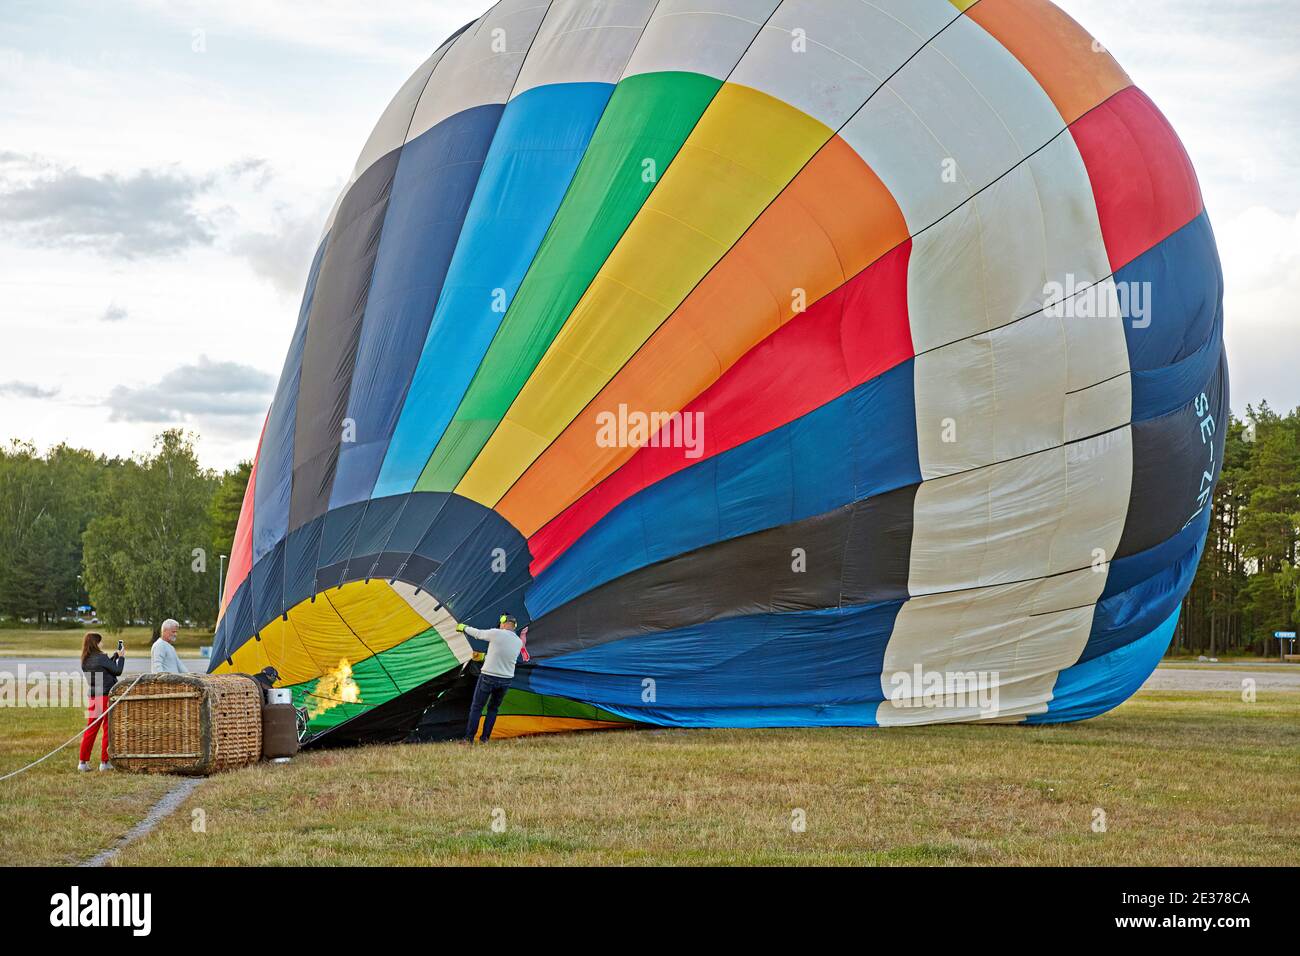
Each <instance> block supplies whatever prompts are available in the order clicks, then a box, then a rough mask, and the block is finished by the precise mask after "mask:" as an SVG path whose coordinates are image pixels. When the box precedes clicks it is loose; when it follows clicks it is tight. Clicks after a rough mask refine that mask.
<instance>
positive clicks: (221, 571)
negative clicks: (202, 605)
mask: <svg viewBox="0 0 1300 956" xmlns="http://www.w3.org/2000/svg"><path fill="white" fill-rule="evenodd" d="M226 557H227V556H226V555H224V554H223V555H221V557H220V559H219V560H218V562H217V617H221V590H222V588H221V584H222V580H223V578H225V575H226Z"/></svg>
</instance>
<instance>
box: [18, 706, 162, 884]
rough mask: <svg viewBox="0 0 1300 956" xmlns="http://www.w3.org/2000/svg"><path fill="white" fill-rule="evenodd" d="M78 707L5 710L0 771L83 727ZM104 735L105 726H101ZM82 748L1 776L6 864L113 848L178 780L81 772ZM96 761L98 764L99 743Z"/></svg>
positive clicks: (53, 860)
mask: <svg viewBox="0 0 1300 956" xmlns="http://www.w3.org/2000/svg"><path fill="white" fill-rule="evenodd" d="M85 724H86V721H85V718H84V717H82V716H81V712H80V710H75V709H71V708H66V707H64V708H25V709H9V708H6V709H2V710H0V776H3V775H4V774H7V773H9V772H10V771H12V770H17V769H18V768H19V767H21V766H23V765H24V764H27V763H30V762H31V761H33V760H35V759H36V758H37V757H40V756H41V755H42V754H44V753H47V752H48V751H50V750H52V749H54V747H56V746H57V745H58V744H60V743H62V742H63V741H65V740H67V739H68V738H69V737H71V736H72V735H73V733H75V732H76V731H77V729H78V728H81V727H85ZM101 733H102V731H101ZM76 748H77V745H76V744H73V745H71V746H70V747H68V748H67V749H66V750H63V751H61V752H59V753H58V754H55V755H54V756H53V757H51V758H50V759H49V760H47V761H45V763H43V764H41V765H40V766H38V767H35V768H33V769H32V770H29V771H27V772H26V773H24V774H21V775H20V776H17V777H13V778H11V779H9V780H4V781H0V865H4V866H19V865H34V866H41V865H49V864H66V863H77V862H80V861H82V860H85V859H87V858H89V857H91V856H94V855H95V853H97V852H98V851H99V850H103V849H106V848H107V847H109V846H111V845H113V843H115V842H116V840H117V839H118V837H120V836H121V835H122V834H123V833H125V832H126V831H127V830H128V829H130V828H131V827H132V826H133V825H134V824H135V823H137V822H138V821H139V820H140V819H141V818H142V817H143V816H144V815H145V813H147V812H148V810H149V808H150V807H151V806H152V805H153V804H154V803H155V802H156V801H157V800H158V799H159V798H160V797H161V796H162V795H163V794H164V793H166V792H167V790H168V789H169V788H170V787H172V786H173V785H174V784H175V781H174V780H171V779H164V778H159V777H133V776H127V775H126V774H115V773H99V772H98V771H93V772H91V773H77V770H76V767H77V749H76ZM91 759H92V763H93V764H94V766H96V767H97V766H99V741H98V740H97V741H96V742H95V751H94V754H93V755H92V758H91Z"/></svg>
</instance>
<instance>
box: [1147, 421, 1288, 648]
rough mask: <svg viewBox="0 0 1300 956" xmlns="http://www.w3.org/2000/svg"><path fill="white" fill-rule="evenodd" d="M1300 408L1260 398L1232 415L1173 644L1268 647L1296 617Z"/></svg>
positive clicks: (1200, 646) (1195, 646)
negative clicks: (1276, 407) (1284, 410)
mask: <svg viewBox="0 0 1300 956" xmlns="http://www.w3.org/2000/svg"><path fill="white" fill-rule="evenodd" d="M1297 550H1300V409H1293V410H1292V411H1291V412H1290V413H1289V414H1287V415H1280V414H1278V413H1277V412H1275V411H1273V409H1271V408H1269V406H1268V403H1267V402H1264V403H1262V404H1261V405H1260V406H1259V407H1258V408H1255V407H1253V406H1247V408H1246V420H1245V421H1241V420H1239V419H1237V418H1235V417H1234V418H1232V419H1231V420H1230V423H1229V427H1228V434H1227V437H1226V440H1225V442H1224V453H1223V470H1222V473H1221V474H1220V477H1219V484H1218V485H1217V486H1216V488H1215V490H1214V511H1213V513H1212V515H1211V518H1210V531H1209V535H1208V537H1207V539H1206V542H1205V552H1204V554H1203V555H1202V556H1201V563H1200V565H1199V566H1198V567H1197V569H1196V578H1195V580H1194V581H1193V584H1192V587H1191V590H1190V591H1189V592H1188V594H1187V597H1186V598H1184V600H1183V613H1182V615H1181V618H1180V620H1179V624H1178V629H1177V631H1176V632H1175V634H1174V640H1173V648H1172V650H1174V651H1182V652H1188V653H1193V654H1205V655H1207V656H1214V655H1217V654H1224V653H1234V652H1236V653H1254V654H1266V655H1274V654H1277V653H1278V650H1279V648H1278V642H1277V640H1276V639H1275V638H1274V637H1273V632H1274V631H1278V630H1281V631H1294V630H1295V629H1296V623H1297V621H1300V592H1298V591H1297V585H1300V571H1297V568H1296V564H1297Z"/></svg>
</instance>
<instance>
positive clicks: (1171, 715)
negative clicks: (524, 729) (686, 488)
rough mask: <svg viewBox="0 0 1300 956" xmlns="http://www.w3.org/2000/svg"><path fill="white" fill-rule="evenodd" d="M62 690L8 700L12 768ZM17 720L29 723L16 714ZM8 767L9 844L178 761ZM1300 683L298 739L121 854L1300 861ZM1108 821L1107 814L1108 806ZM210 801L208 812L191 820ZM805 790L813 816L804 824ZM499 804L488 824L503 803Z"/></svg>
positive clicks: (2, 750)
mask: <svg viewBox="0 0 1300 956" xmlns="http://www.w3.org/2000/svg"><path fill="white" fill-rule="evenodd" d="M74 718H75V715H74V714H72V713H71V712H69V711H61V712H60V711H44V712H42V711H30V710H29V711H14V710H4V711H0V773H3V772H5V771H7V770H9V769H12V768H13V767H15V766H17V765H20V764H21V763H23V762H26V759H30V757H28V756H27V755H28V754H32V755H36V754H38V753H39V752H42V751H43V749H46V748H47V747H48V746H53V744H54V743H57V742H58V741H59V740H61V739H63V738H64V737H66V736H68V735H69V734H70V733H71V732H72V729H73V728H74V727H75V724H76V723H78V722H79V721H77V720H75V719H74ZM15 727H17V728H19V731H18V733H16V734H15V733H14V731H13V728H15ZM74 765H75V757H74V756H73V755H68V756H66V757H65V756H60V757H58V758H55V762H53V763H49V764H46V765H43V766H42V767H40V768H38V769H37V770H35V771H32V772H30V773H29V774H27V775H25V776H24V777H23V778H20V781H19V782H18V783H17V785H16V786H15V781H6V782H4V783H0V861H3V862H7V863H17V862H26V863H49V862H54V863H58V862H69V861H71V860H72V859H74V858H77V857H78V856H80V857H88V856H91V855H92V854H93V852H94V851H95V850H96V849H99V848H102V847H104V846H108V845H110V844H111V843H112V842H113V841H114V840H115V839H116V837H117V836H118V835H120V834H121V833H122V832H124V831H125V830H126V828H127V827H128V826H129V824H130V823H131V822H134V820H136V819H138V818H139V817H140V816H142V815H143V812H144V808H145V807H146V806H147V805H148V804H150V803H151V802H152V801H153V800H155V799H157V797H158V795H159V794H160V793H161V792H162V791H163V790H164V789H166V787H167V786H168V784H169V782H170V781H168V780H160V779H159V778H154V777H132V776H126V775H120V774H115V775H107V774H104V775H100V774H95V775H77V774H76V773H75V771H74V770H73V769H72V768H73V767H74ZM1297 765H1300V693H1294V692H1286V693H1264V694H1261V695H1260V698H1259V700H1258V701H1257V702H1256V703H1253V704H1246V703H1243V702H1242V701H1241V699H1240V697H1239V695H1236V694H1231V693H1168V692H1144V693H1142V694H1139V695H1138V696H1137V697H1136V698H1134V699H1133V700H1131V701H1130V702H1128V703H1127V704H1125V705H1124V706H1122V707H1121V708H1119V709H1118V710H1116V711H1114V712H1112V713H1110V714H1107V715H1105V716H1103V717H1100V718H1097V719H1094V720H1091V721H1086V722H1084V723H1081V724H1070V725H1063V726H1051V727H1007V726H936V727H917V728H907V729H894V730H855V729H798V730H644V731H622V732H607V733H581V734H568V735H555V736H548V737H532V738H523V739H518V740H510V741H500V742H494V743H492V744H489V745H487V746H475V747H462V746H457V745H453V744H426V745H422V746H384V747H368V748H363V749H359V750H338V751H320V752H313V753H308V754H303V755H301V756H299V757H298V758H296V759H295V760H294V761H293V762H292V763H291V764H288V765H283V766H272V765H261V766H257V767H252V768H248V769H246V770H241V771H237V772H233V773H228V774H224V775H221V776H217V777H213V778H211V779H209V780H207V781H205V782H204V783H203V784H202V785H201V786H200V787H199V788H198V789H197V790H196V791H195V792H194V794H192V795H191V797H190V798H189V800H188V801H187V803H186V804H185V805H184V806H183V807H182V808H181V810H180V811H179V812H178V813H176V814H175V815H173V816H172V817H170V818H168V820H167V821H165V822H164V823H163V824H162V826H161V827H159V829H158V830H157V831H155V832H154V833H153V834H152V835H150V836H149V837H147V838H145V839H144V840H142V841H140V842H139V843H137V844H134V845H133V846H131V847H129V848H128V849H126V850H125V851H124V853H123V854H122V855H121V857H120V858H119V862H120V863H122V864H150V865H241V866H250V865H278V864H307V865H326V864H361V865H372V864H385V865H428V864H489V865H490V864H522V865H541V864H594V863H604V864H629V863H630V864H638V863H644V864H728V863H748V864H769V865H786V864H852V865H863V864H918V863H919V864H1022V863H1023V864H1045V865H1062V866H1087V865H1102V864H1105V865H1114V864H1126V863H1132V864H1139V865H1174V864H1182V865H1210V864H1215V865H1259V864H1292V865H1294V864H1297V863H1300V828H1297V827H1296V825H1295V822H1296V820H1297V819H1300V774H1297V773H1296V767H1297ZM1096 808H1100V809H1101V810H1103V811H1104V812H1105V815H1106V823H1107V828H1106V831H1105V832H1100V833H1099V832H1094V830H1093V829H1092V824H1093V821H1094V811H1095V809H1096ZM195 810H202V811H203V814H202V816H203V818H204V820H205V822H206V830H205V832H197V833H196V832H195V831H194V829H193V827H192V822H193V820H194V819H195V816H194V813H193V811H195ZM797 810H802V811H803V813H804V815H805V816H806V820H807V826H806V830H805V831H804V832H794V831H793V830H792V828H791V821H792V819H793V817H792V815H793V814H794V813H795V811H797ZM494 813H497V815H498V819H503V820H504V822H505V827H506V828H505V831H504V832H500V833H497V832H494V831H493V829H492V821H493V815H494Z"/></svg>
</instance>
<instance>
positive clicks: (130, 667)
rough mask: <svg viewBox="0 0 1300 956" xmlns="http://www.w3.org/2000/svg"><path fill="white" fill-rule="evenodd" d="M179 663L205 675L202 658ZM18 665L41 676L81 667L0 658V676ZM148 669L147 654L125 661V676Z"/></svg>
mask: <svg viewBox="0 0 1300 956" xmlns="http://www.w3.org/2000/svg"><path fill="white" fill-rule="evenodd" d="M181 661H182V662H183V663H184V664H185V666H186V667H187V668H189V669H190V671H192V672H194V673H198V674H205V673H207V670H208V662H207V659H206V658H203V657H182V658H181ZM19 665H22V666H23V667H24V668H26V672H27V673H28V674H31V673H32V672H33V671H40V672H41V673H43V674H71V673H77V674H80V673H81V667H80V665H79V663H78V661H77V659H76V658H75V657H0V674H16V673H17V672H18V667H19ZM148 669H149V655H148V654H130V655H128V656H127V659H126V671H125V673H127V674H139V673H142V672H144V671H147V670H148Z"/></svg>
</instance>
